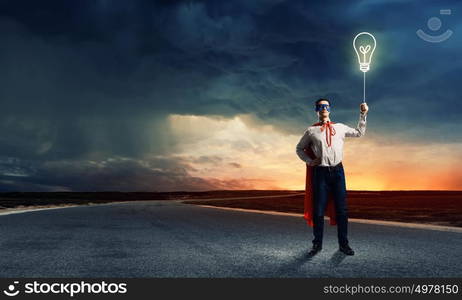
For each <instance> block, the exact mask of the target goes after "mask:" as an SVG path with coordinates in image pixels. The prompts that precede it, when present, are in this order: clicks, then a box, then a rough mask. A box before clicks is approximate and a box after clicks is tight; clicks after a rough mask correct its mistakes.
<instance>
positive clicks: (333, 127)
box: [296, 99, 369, 256]
mask: <svg viewBox="0 0 462 300" xmlns="http://www.w3.org/2000/svg"><path fill="white" fill-rule="evenodd" d="M315 110H316V112H317V115H318V119H319V122H317V123H315V124H313V125H312V126H310V127H308V129H306V130H305V133H304V134H303V136H302V138H301V139H300V141H299V143H298V144H297V147H296V153H297V155H298V156H299V157H300V159H301V160H303V161H304V162H305V163H306V167H307V169H306V190H305V214H304V218H305V219H306V221H307V223H308V225H310V226H313V235H314V239H313V241H312V242H313V248H312V249H311V251H310V252H309V255H310V256H312V255H315V254H316V253H318V252H319V251H321V249H322V240H323V232H324V213H325V211H326V207H327V215H328V216H329V218H330V224H331V225H337V236H338V243H339V250H340V251H342V252H343V253H345V254H347V255H354V251H353V249H351V247H350V246H349V243H348V238H347V233H348V215H347V203H346V184H345V173H344V170H343V165H342V159H343V143H344V140H345V137H361V136H363V135H364V134H365V133H366V115H367V112H368V110H369V108H368V106H367V104H366V103H362V104H361V105H360V117H359V123H358V126H357V128H351V127H349V126H347V125H345V124H342V123H334V122H331V121H330V118H329V115H330V111H331V103H330V101H329V100H328V99H319V100H317V101H316V102H315Z"/></svg>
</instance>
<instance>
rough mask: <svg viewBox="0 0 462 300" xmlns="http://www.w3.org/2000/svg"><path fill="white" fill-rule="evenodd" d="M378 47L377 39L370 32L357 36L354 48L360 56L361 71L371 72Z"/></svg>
mask: <svg viewBox="0 0 462 300" xmlns="http://www.w3.org/2000/svg"><path fill="white" fill-rule="evenodd" d="M376 45H377V43H376V41H375V37H374V36H373V35H372V34H370V33H369V32H361V33H358V34H357V35H356V36H355V38H354V40H353V48H354V49H355V51H356V55H357V56H358V62H359V69H360V70H361V71H363V72H367V71H369V68H370V67H369V66H370V64H371V61H372V55H373V54H374V51H375V47H376Z"/></svg>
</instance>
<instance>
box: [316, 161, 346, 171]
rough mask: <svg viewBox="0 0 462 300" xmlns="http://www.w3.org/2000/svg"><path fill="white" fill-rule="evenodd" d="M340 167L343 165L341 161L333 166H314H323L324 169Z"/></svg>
mask: <svg viewBox="0 0 462 300" xmlns="http://www.w3.org/2000/svg"><path fill="white" fill-rule="evenodd" d="M341 167H343V165H342V162H339V163H338V164H336V165H335V166H316V168H323V169H326V170H335V169H338V168H341Z"/></svg>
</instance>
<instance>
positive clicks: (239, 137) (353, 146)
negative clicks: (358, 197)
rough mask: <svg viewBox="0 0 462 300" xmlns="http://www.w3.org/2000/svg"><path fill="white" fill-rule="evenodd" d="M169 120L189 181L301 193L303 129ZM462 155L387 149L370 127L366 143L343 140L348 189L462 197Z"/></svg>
mask: <svg viewBox="0 0 462 300" xmlns="http://www.w3.org/2000/svg"><path fill="white" fill-rule="evenodd" d="M168 120H169V127H170V128H169V129H170V131H171V134H172V135H173V137H174V139H175V140H180V141H181V147H178V149H176V150H175V154H174V156H175V157H176V158H177V159H180V160H183V161H185V162H187V163H188V165H189V166H190V169H189V170H188V173H189V174H190V175H191V176H195V177H200V178H204V179H207V180H211V181H212V182H213V181H214V180H218V181H220V182H230V183H232V188H236V189H237V188H239V189H291V190H294V189H296V190H301V189H304V183H305V181H304V180H305V164H304V163H303V162H302V161H301V160H300V159H299V158H298V156H297V155H296V154H295V145H296V144H297V142H298V140H299V139H300V137H301V136H302V134H303V129H302V130H301V131H300V133H299V134H297V135H295V134H288V133H287V132H282V131H281V130H278V129H277V128H275V127H274V126H271V125H266V124H263V123H261V122H258V120H256V119H255V118H254V117H253V116H252V115H238V116H235V117H234V118H229V119H227V118H223V117H216V118H214V117H210V116H195V115H170V116H169V119H168ZM347 125H349V126H351V127H355V126H356V124H347ZM307 126H308V123H307ZM461 151H462V144H454V143H452V144H441V143H440V144H428V145H426V146H425V147H423V146H418V145H413V144H412V143H410V142H406V141H396V140H393V141H392V142H390V141H389V139H387V138H386V137H380V136H377V135H374V132H373V128H372V129H371V128H370V126H369V127H368V132H367V133H366V135H365V136H364V137H361V138H347V140H346V143H345V148H344V160H343V162H344V166H345V172H346V176H347V177H346V183H347V189H349V190H461V189H462V182H460V181H459V180H458V178H461V175H462V174H461V172H460V168H459V166H461V165H462V157H461V156H460V155H459V156H454V153H462V152H461ZM230 187H231V186H230Z"/></svg>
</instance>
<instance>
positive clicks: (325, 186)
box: [313, 163, 348, 245]
mask: <svg viewBox="0 0 462 300" xmlns="http://www.w3.org/2000/svg"><path fill="white" fill-rule="evenodd" d="M329 193H332V195H333V198H334V202H335V212H336V221H337V237H338V242H339V244H340V245H345V244H348V238H347V235H348V215H347V204H346V184H345V173H344V170H343V165H342V163H340V164H338V165H337V166H334V167H322V166H315V167H314V169H313V210H314V211H313V223H314V227H313V235H314V239H313V243H321V244H322V239H323V233H324V212H325V210H326V206H327V199H328V198H327V197H328V194H329Z"/></svg>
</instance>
